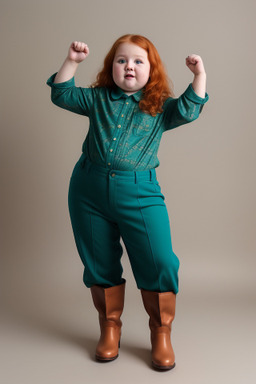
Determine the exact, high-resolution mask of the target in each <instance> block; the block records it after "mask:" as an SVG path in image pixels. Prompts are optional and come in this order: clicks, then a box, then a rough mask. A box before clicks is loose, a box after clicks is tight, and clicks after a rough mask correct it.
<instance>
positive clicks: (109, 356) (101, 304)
mask: <svg viewBox="0 0 256 384" xmlns="http://www.w3.org/2000/svg"><path fill="white" fill-rule="evenodd" d="M91 294H92V298H93V302H94V305H95V308H96V309H97V311H98V312H99V323H100V330H101V336H100V339H99V342H98V345H97V348H96V355H95V357H96V359H97V360H100V361H112V360H115V359H116V358H117V357H118V347H120V337H121V326H122V322H121V320H120V317H121V314H122V312H123V308H124V294H125V282H124V283H123V284H121V285H116V286H114V287H110V288H103V287H101V286H99V285H94V286H93V287H91Z"/></svg>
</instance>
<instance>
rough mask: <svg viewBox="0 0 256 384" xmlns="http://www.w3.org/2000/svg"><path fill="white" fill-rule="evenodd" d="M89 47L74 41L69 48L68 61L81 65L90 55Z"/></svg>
mask: <svg viewBox="0 0 256 384" xmlns="http://www.w3.org/2000/svg"><path fill="white" fill-rule="evenodd" d="M89 53H90V52H89V47H88V45H87V44H85V43H83V42H81V41H73V43H72V44H71V45H70V47H69V51H68V59H69V60H72V61H75V62H76V63H81V62H82V61H83V60H85V59H86V57H87V56H88V55H89Z"/></svg>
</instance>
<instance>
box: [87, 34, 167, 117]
mask: <svg viewBox="0 0 256 384" xmlns="http://www.w3.org/2000/svg"><path fill="white" fill-rule="evenodd" d="M122 43H131V44H136V45H138V46H139V47H141V48H143V49H145V51H146V52H147V54H148V60H149V63H150V75H149V80H148V82H147V84H146V85H145V87H144V88H143V97H142V99H141V100H140V102H139V107H140V109H141V110H142V111H144V112H147V113H149V114H151V115H152V116H156V114H157V113H161V112H162V111H163V108H162V107H163V104H164V102H165V100H166V99H167V98H168V97H174V93H173V85H172V82H171V81H170V80H169V78H168V76H167V74H166V71H165V68H164V65H163V63H162V60H161V58H160V56H159V53H158V52H157V49H156V48H155V46H154V45H153V43H152V42H151V41H150V40H148V39H147V38H146V37H144V36H141V35H132V34H127V35H124V36H121V37H120V38H119V39H117V40H116V41H115V43H114V44H113V45H112V47H111V49H110V51H109V52H108V54H107V55H106V57H105V60H104V64H103V68H102V70H101V71H100V72H99V73H98V75H97V77H96V81H95V82H94V83H92V85H91V87H108V88H111V89H114V88H115V87H116V84H115V82H114V80H113V77H112V66H113V61H114V57H115V54H116V51H117V48H118V47H119V45H120V44H122ZM170 84H171V85H170Z"/></svg>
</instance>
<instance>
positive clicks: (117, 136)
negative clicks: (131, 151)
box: [107, 101, 129, 168]
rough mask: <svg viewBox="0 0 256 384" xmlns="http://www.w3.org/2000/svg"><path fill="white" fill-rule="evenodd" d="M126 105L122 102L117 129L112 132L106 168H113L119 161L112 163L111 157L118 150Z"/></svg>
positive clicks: (126, 103)
mask: <svg viewBox="0 0 256 384" xmlns="http://www.w3.org/2000/svg"><path fill="white" fill-rule="evenodd" d="M127 105H129V103H128V102H125V101H124V103H123V108H122V110H121V112H120V114H119V117H118V121H117V125H116V127H117V128H116V129H115V131H114V137H113V138H112V142H111V144H110V148H109V151H108V152H109V153H108V157H107V164H108V166H111V167H112V168H115V165H116V163H117V162H118V161H119V159H117V160H116V161H113V155H115V154H116V151H117V149H118V144H119V139H120V137H121V128H123V127H124V122H125V119H124V118H125V115H126V109H127ZM111 160H112V161H111Z"/></svg>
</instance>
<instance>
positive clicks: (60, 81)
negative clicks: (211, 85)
mask: <svg viewBox="0 0 256 384" xmlns="http://www.w3.org/2000/svg"><path fill="white" fill-rule="evenodd" d="M88 55H89V48H88V46H87V45H86V44H85V43H83V42H78V41H74V42H73V43H72V44H71V46H70V48H69V52H68V56H67V58H66V59H65V61H64V63H63V65H62V67H61V68H60V70H59V72H56V73H54V74H53V75H52V76H51V77H50V78H49V79H48V80H47V84H48V85H49V86H50V87H51V100H52V102H53V103H54V104H56V105H57V106H59V107H61V108H64V109H67V110H69V111H71V112H74V113H78V114H81V115H84V116H88V117H89V119H90V127H89V131H88V133H87V136H86V138H85V140H84V143H83V146H82V154H81V156H80V158H79V160H78V161H77V163H76V165H75V167H74V170H73V173H72V176H71V179H70V185H69V194H68V205H69V212H70V218H71V224H72V228H73V233H74V238H75V242H76V246H77V250H78V253H79V255H80V257H81V260H82V262H83V265H84V275H83V281H84V284H85V285H86V287H88V288H90V289H91V294H92V299H93V303H94V305H95V308H96V309H97V311H98V313H99V322H100V329H101V336H100V340H99V342H98V345H97V348H96V359H97V360H99V361H112V360H114V359H116V358H117V357H118V348H119V347H120V336H121V326H122V322H121V320H120V317H121V314H122V311H123V306H124V295H125V283H126V280H125V279H124V278H123V277H122V272H123V269H122V265H121V262H120V260H121V256H122V254H123V248H122V246H121V244H120V237H122V239H123V241H124V244H125V247H126V250H127V254H128V256H129V260H130V263H131V267H132V271H133V273H134V277H135V280H136V284H137V287H138V289H140V291H141V295H142V300H143V304H144V306H145V309H146V311H147V313H148V315H149V327H150V331H151V344H152V351H151V354H152V364H153V367H154V368H156V369H161V370H169V369H172V368H173V367H174V366H175V356H174V352H173V348H172V345H171V337H170V332H171V324H172V322H173V320H174V315H175V303H176V295H177V293H178V269H179V259H178V258H177V256H176V255H175V253H174V252H173V249H172V242H171V232H170V222H169V217H168V212H167V208H166V204H165V201H164V200H165V197H164V195H163V193H162V191H161V187H160V185H159V182H158V180H157V175H156V168H157V167H158V166H159V160H158V158H157V152H158V148H159V144H160V140H161V136H162V134H163V132H165V131H168V130H171V129H173V128H176V127H178V126H180V125H182V124H187V123H189V122H191V121H193V120H195V119H197V118H198V117H199V114H200V112H201V111H202V108H203V105H204V103H206V101H207V100H208V94H207V93H206V92H205V88H206V73H205V70H204V65H203V62H202V59H201V57H200V56H198V55H194V54H193V55H191V56H188V57H187V58H186V65H187V66H188V68H189V69H190V70H191V71H192V72H193V74H194V79H193V82H192V83H190V84H189V86H188V87H187V89H186V90H185V92H184V93H183V94H182V95H181V96H180V97H179V98H174V95H173V92H172V90H171V89H170V87H169V83H168V79H167V75H166V73H165V70H164V66H163V64H162V62H161V59H160V57H159V54H158V52H157V50H156V48H155V47H154V45H153V44H152V42H151V41H149V40H148V39H147V38H145V37H143V36H140V35H130V34H129V35H124V36H122V37H120V38H119V39H118V40H117V41H116V42H115V43H114V44H113V46H112V48H111V49H110V51H109V53H108V54H107V56H106V58H105V61H104V66H103V69H102V70H101V71H100V72H99V74H98V75H97V78H96V81H95V82H94V83H93V84H92V86H91V87H89V88H82V87H76V86H75V81H74V75H75V72H76V69H77V67H78V64H79V63H80V62H82V61H83V60H85V59H86V57H87V56H88Z"/></svg>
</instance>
